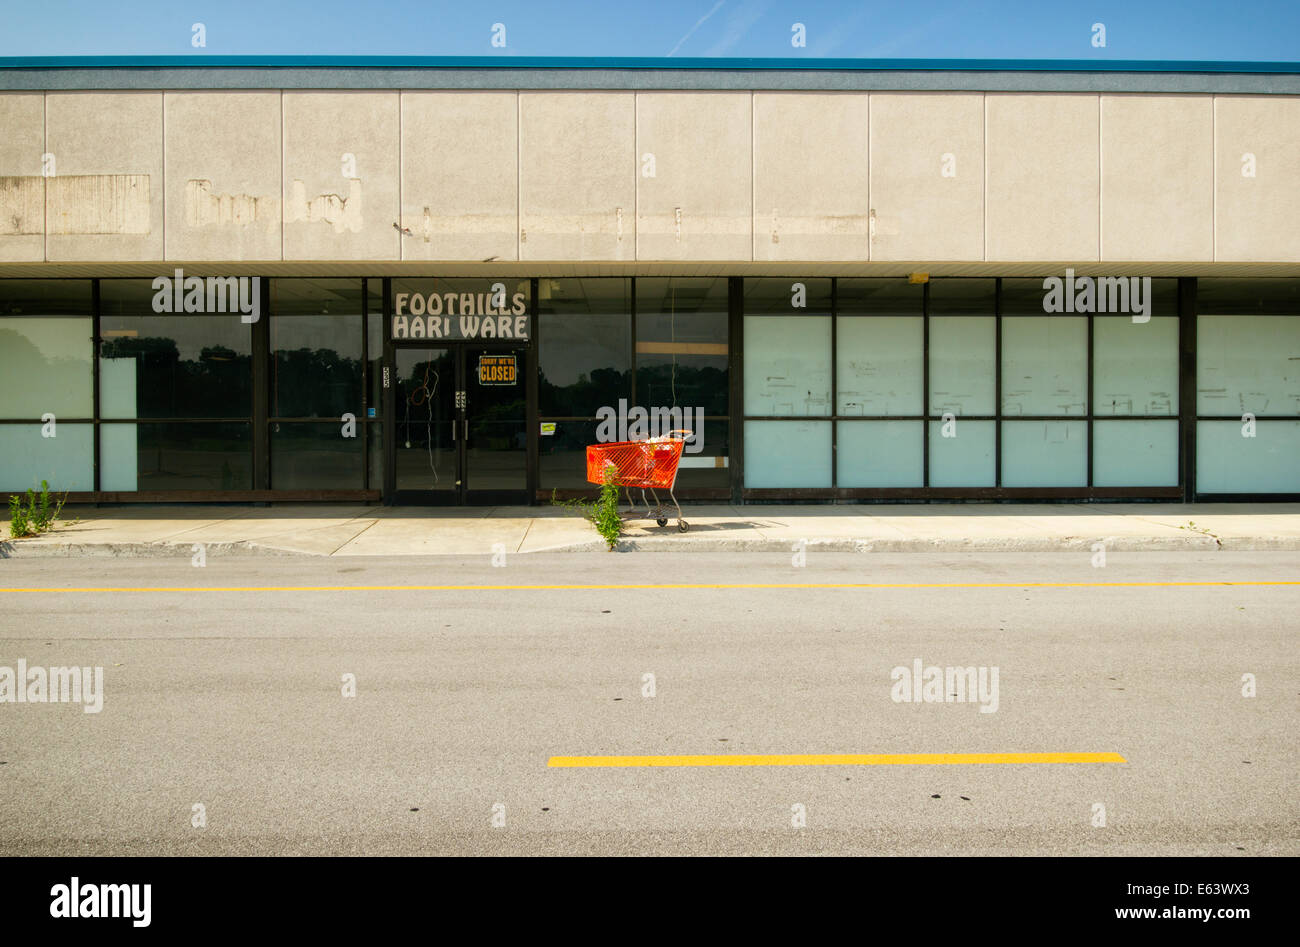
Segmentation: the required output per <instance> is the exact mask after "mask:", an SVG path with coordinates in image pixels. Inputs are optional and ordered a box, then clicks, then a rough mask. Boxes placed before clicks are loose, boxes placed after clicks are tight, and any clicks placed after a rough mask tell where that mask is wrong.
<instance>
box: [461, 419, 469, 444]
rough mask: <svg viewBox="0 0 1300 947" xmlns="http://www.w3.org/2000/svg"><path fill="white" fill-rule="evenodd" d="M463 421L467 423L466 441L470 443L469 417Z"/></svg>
mask: <svg viewBox="0 0 1300 947" xmlns="http://www.w3.org/2000/svg"><path fill="white" fill-rule="evenodd" d="M461 423H462V424H464V425H465V443H466V444H468V443H469V418H466V419H465V420H464V421H462V422H461Z"/></svg>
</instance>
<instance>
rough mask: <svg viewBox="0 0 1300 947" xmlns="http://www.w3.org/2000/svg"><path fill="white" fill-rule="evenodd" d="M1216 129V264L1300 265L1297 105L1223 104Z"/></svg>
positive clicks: (1279, 101)
mask: <svg viewBox="0 0 1300 947" xmlns="http://www.w3.org/2000/svg"><path fill="white" fill-rule="evenodd" d="M1214 128H1215V134H1214V138H1215V183H1214V194H1215V235H1214V239H1215V259H1216V260H1220V261H1227V260H1230V261H1246V262H1261V263H1262V262H1270V261H1271V262H1278V263H1281V262H1287V263H1294V262H1296V261H1300V97H1296V96H1286V97H1283V96H1218V97H1216V98H1215V100H1214ZM1252 156H1253V160H1252ZM1252 165H1253V172H1254V176H1253V177H1251V176H1248V174H1249V172H1250V171H1251V170H1252ZM1243 171H1245V172H1247V174H1243Z"/></svg>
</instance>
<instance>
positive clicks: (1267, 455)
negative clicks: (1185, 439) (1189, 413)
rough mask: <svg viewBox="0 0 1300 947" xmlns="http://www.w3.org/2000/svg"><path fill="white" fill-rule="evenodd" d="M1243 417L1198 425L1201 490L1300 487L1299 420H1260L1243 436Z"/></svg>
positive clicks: (1198, 485)
mask: <svg viewBox="0 0 1300 947" xmlns="http://www.w3.org/2000/svg"><path fill="white" fill-rule="evenodd" d="M1241 427H1242V425H1241V422H1240V421H1199V422H1197V425H1196V492H1197V493H1300V421H1257V422H1255V436H1254V437H1242V436H1241Z"/></svg>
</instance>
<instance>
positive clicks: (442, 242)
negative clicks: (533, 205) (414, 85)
mask: <svg viewBox="0 0 1300 947" xmlns="http://www.w3.org/2000/svg"><path fill="white" fill-rule="evenodd" d="M518 112H519V97H518V95H517V94H516V93H514V92H406V93H403V94H402V226H403V227H404V228H406V229H408V230H410V231H411V233H410V235H404V236H403V238H402V259H404V260H486V259H488V258H489V257H496V259H498V260H517V259H519V138H518Z"/></svg>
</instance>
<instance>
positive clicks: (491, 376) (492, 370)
mask: <svg viewBox="0 0 1300 947" xmlns="http://www.w3.org/2000/svg"><path fill="white" fill-rule="evenodd" d="M518 376H519V372H518V368H517V366H516V364H515V357H514V356H513V355H480V356H479V357H478V383H479V384H480V385H513V384H514V383H515V381H516V380H517V378H518Z"/></svg>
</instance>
